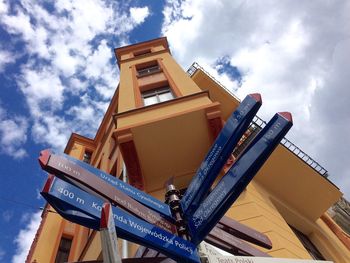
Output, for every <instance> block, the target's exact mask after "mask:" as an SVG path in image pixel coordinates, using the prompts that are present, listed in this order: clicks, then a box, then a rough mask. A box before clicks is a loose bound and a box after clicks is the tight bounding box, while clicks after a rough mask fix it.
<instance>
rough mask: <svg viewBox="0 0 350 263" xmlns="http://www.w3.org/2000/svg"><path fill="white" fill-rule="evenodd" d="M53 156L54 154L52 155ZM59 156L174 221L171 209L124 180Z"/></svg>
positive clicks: (70, 158)
mask: <svg viewBox="0 0 350 263" xmlns="http://www.w3.org/2000/svg"><path fill="white" fill-rule="evenodd" d="M52 154H53V153H52ZM55 155H57V156H60V157H62V158H64V159H66V160H69V161H70V162H72V163H73V164H75V165H78V166H80V167H82V168H84V169H85V170H87V171H89V172H90V173H92V174H94V175H96V176H97V177H98V178H99V179H102V180H103V181H104V182H106V183H108V184H109V185H111V186H113V187H115V188H116V189H118V190H119V191H121V192H123V193H124V194H126V195H128V196H129V197H131V198H133V199H134V200H136V201H138V202H140V203H141V204H143V205H145V206H147V207H149V208H151V209H152V210H155V211H157V212H158V213H160V214H161V215H163V216H164V217H166V218H168V219H170V220H172V219H173V217H172V215H171V211H170V207H169V206H168V205H167V204H165V203H163V202H161V201H159V200H158V199H156V198H154V197H153V196H151V195H148V194H146V193H145V192H143V191H140V190H138V189H137V188H135V187H133V186H131V185H130V184H128V183H124V182H123V181H122V180H119V179H118V178H116V177H114V176H112V175H110V174H107V173H105V172H103V171H101V170H99V169H97V168H95V167H93V166H91V165H89V164H88V163H85V162H82V161H80V160H77V159H75V158H73V157H71V156H69V155H67V154H55ZM66 180H67V181H70V183H72V184H75V185H77V182H75V181H73V180H69V179H68V178H66ZM77 186H79V187H83V186H82V185H77Z"/></svg>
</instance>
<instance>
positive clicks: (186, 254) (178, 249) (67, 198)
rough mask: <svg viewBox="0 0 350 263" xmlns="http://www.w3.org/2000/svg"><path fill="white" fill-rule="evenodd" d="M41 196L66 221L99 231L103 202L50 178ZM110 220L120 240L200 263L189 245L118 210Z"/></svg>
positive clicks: (194, 248) (182, 260)
mask: <svg viewBox="0 0 350 263" xmlns="http://www.w3.org/2000/svg"><path fill="white" fill-rule="evenodd" d="M41 194H42V196H43V197H44V198H45V199H46V200H47V202H48V203H49V204H50V205H51V206H52V207H53V208H54V209H55V210H56V211H57V212H58V213H59V214H60V215H61V216H62V217H64V218H65V219H67V220H69V221H71V222H74V223H77V224H80V225H83V226H85V227H88V228H92V229H95V230H99V227H100V217H101V210H102V206H103V203H104V201H103V200H102V199H100V198H98V197H95V196H93V195H91V194H88V193H86V192H84V191H82V190H80V189H79V188H77V187H75V186H73V185H71V184H69V183H67V182H65V181H62V180H60V179H58V178H54V177H53V176H52V177H49V179H48V181H47V182H46V184H45V186H44V189H43V191H42V192H41ZM113 217H114V222H115V226H116V230H117V233H118V236H119V237H121V238H123V239H126V240H129V241H131V242H135V243H138V244H141V245H143V246H147V247H150V248H153V249H155V250H157V251H160V252H161V253H163V254H164V255H167V256H169V257H170V258H172V259H174V260H176V261H179V262H191V263H199V262H200V259H199V257H198V254H197V251H196V247H195V246H194V245H193V244H192V243H190V242H188V241H186V240H184V239H182V238H180V237H178V236H175V235H173V234H171V233H169V232H167V231H164V230H162V229H160V228H158V227H156V226H154V225H152V224H149V223H147V222H145V221H143V220H141V219H138V218H136V217H134V216H132V215H130V214H128V213H127V212H125V211H123V210H122V209H120V208H117V207H113Z"/></svg>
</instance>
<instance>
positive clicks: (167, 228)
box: [39, 94, 292, 263]
mask: <svg viewBox="0 0 350 263" xmlns="http://www.w3.org/2000/svg"><path fill="white" fill-rule="evenodd" d="M261 104H262V101H261V97H260V95H259V94H251V95H248V96H247V97H246V98H245V99H244V100H243V101H242V102H241V104H240V106H239V107H238V108H237V109H236V111H235V112H234V113H232V115H231V116H230V118H229V119H228V120H227V122H226V124H225V126H224V127H223V129H222V131H221V132H220V134H219V135H218V137H217V139H216V140H215V142H214V144H213V146H212V147H211V149H210V150H209V152H208V154H207V156H206V157H205V159H204V161H203V162H202V164H201V165H200V167H199V168H198V171H197V173H196V175H195V176H194V177H193V179H192V181H191V183H190V184H189V187H188V189H187V190H186V192H185V194H184V196H183V197H182V199H181V201H180V205H181V208H182V212H183V220H184V221H185V222H186V226H187V229H188V235H189V241H188V240H185V239H184V238H181V237H179V236H177V229H176V227H177V226H176V220H175V218H174V217H173V216H172V211H171V208H170V207H169V206H168V205H167V204H165V203H163V202H161V201H159V200H157V199H155V198H154V197H152V196H150V195H148V194H146V193H144V192H142V191H140V190H138V189H136V188H134V187H132V186H131V185H129V184H127V183H125V182H122V181H121V180H119V179H117V178H115V177H113V176H111V175H109V174H107V173H105V172H103V171H100V170H99V169H96V168H94V167H92V166H90V165H89V164H87V163H84V162H82V161H79V160H76V159H74V158H72V157H70V156H68V155H65V154H54V153H52V152H50V151H49V150H44V151H42V152H41V154H40V157H39V163H40V165H41V167H42V168H43V169H44V170H45V171H47V172H49V173H50V174H51V175H49V178H48V180H47V182H46V184H45V186H44V188H43V191H42V192H41V194H42V195H43V197H44V198H45V199H46V200H47V201H48V203H49V204H50V205H51V206H52V207H53V208H54V209H55V210H56V211H57V212H58V213H59V214H60V215H61V216H62V217H64V218H65V219H67V220H69V221H71V222H74V223H77V224H80V225H83V226H86V227H88V228H92V229H95V230H99V231H101V233H102V236H103V238H104V240H106V242H107V243H108V244H110V246H109V247H111V246H113V244H115V241H114V238H113V236H114V235H112V236H109V235H107V234H106V233H110V232H113V231H112V230H111V229H114V228H115V229H116V233H117V235H118V236H119V237H121V238H124V239H126V240H129V241H132V242H135V243H138V244H140V245H143V246H145V247H149V248H151V249H154V250H156V251H159V252H160V253H162V254H163V255H165V256H168V257H170V258H172V259H174V260H177V261H180V262H196V263H198V262H200V257H199V255H198V252H197V245H198V244H199V243H200V242H202V241H203V240H205V241H207V242H209V243H211V244H214V245H216V246H218V247H220V248H222V249H226V251H230V252H232V251H241V252H242V253H243V254H246V255H255V256H264V257H267V256H268V255H267V254H266V253H263V252H261V251H260V250H258V249H256V248H254V247H253V246H250V245H248V243H245V242H244V241H242V240H240V239H239V238H237V237H235V236H238V237H240V238H242V239H245V240H247V241H249V242H252V243H255V244H257V245H259V246H262V247H265V248H271V246H272V244H271V242H270V240H269V239H268V238H267V237H266V236H265V235H263V234H261V233H258V232H256V231H254V230H252V229H250V228H248V227H245V226H243V225H241V224H240V223H238V222H236V221H234V220H231V219H228V218H226V217H224V214H225V213H226V211H227V210H228V209H229V207H230V206H231V205H232V203H233V202H234V201H235V200H236V199H237V198H238V196H239V195H240V194H241V192H242V191H243V190H244V188H245V187H246V186H247V185H248V184H249V182H250V181H251V180H252V179H253V177H254V176H255V174H256V173H257V172H258V170H259V169H260V168H261V166H262V165H263V164H264V162H265V161H266V160H267V158H268V157H269V156H270V154H271V153H272V152H273V150H274V149H275V147H276V146H277V145H278V143H279V142H280V140H281V139H282V138H283V136H284V135H285V134H286V133H287V132H288V130H289V129H290V127H291V126H292V117H291V114H290V113H286V112H284V113H277V114H276V115H275V116H274V117H273V118H272V119H271V121H270V122H269V123H268V124H267V125H266V126H265V128H264V129H262V130H261V131H260V132H259V133H258V135H257V136H256V137H255V138H254V139H253V140H252V142H251V143H250V144H249V145H248V147H247V148H246V149H245V150H244V152H243V153H242V154H241V155H240V156H239V158H238V159H237V160H236V161H235V163H234V164H233V165H232V166H231V168H230V169H229V170H228V171H227V172H226V174H225V175H224V176H223V177H222V178H221V180H220V181H219V182H218V183H217V184H216V186H215V187H214V188H213V189H212V190H211V187H212V185H213V182H214V181H215V180H216V179H217V177H218V175H219V173H220V171H221V170H222V168H223V166H224V165H225V163H226V162H227V159H228V158H229V157H230V155H231V154H232V151H233V149H234V148H235V147H236V145H237V143H238V142H239V140H240V139H241V137H242V135H243V134H244V133H245V132H246V130H247V129H248V127H249V125H250V123H251V122H252V119H253V117H254V116H255V114H256V113H257V111H258V110H259V108H260V106H261ZM106 201H107V202H109V203H110V204H112V206H113V207H112V208H110V207H109V206H108V204H105V203H106ZM102 211H103V213H102V215H103V216H102V221H103V220H109V223H108V224H106V222H105V223H103V222H101V212H102ZM107 214H108V215H107ZM111 219H112V221H113V222H111ZM105 234H106V235H105ZM115 237H116V235H115ZM111 244H112V245H111ZM233 248H234V249H235V250H233ZM113 254H115V251H113V248H110V249H109V254H108V253H107V252H106V253H104V255H106V256H105V257H113Z"/></svg>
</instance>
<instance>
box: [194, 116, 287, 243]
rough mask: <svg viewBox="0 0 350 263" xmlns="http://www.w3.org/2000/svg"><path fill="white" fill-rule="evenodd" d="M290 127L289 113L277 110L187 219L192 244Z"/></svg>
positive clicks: (227, 206) (213, 223) (233, 197)
mask: <svg viewBox="0 0 350 263" xmlns="http://www.w3.org/2000/svg"><path fill="white" fill-rule="evenodd" d="M291 126H292V116H291V114H290V113H288V112H283V113H278V114H276V115H275V116H274V117H273V118H272V119H271V120H270V122H269V123H268V124H267V125H266V126H265V128H264V129H263V130H262V131H260V133H259V134H258V135H257V136H256V137H255V138H254V139H253V141H252V142H251V144H250V145H249V146H248V147H247V149H246V151H245V152H244V154H243V155H241V156H240V157H239V158H238V160H237V161H236V162H235V164H234V165H233V166H232V167H231V168H230V170H229V171H228V172H227V173H226V174H225V176H224V177H223V178H222V179H221V180H220V181H219V183H218V184H217V185H216V187H215V188H214V189H213V191H212V192H211V193H210V194H209V195H208V197H207V198H206V199H205V200H204V201H203V202H202V203H201V204H200V206H199V208H198V209H197V210H196V212H195V213H194V214H193V216H192V217H191V219H190V220H189V222H188V226H189V230H190V234H191V236H192V242H193V243H194V244H199V243H200V242H201V241H202V240H203V239H204V238H205V236H207V234H208V233H209V232H210V231H211V230H212V229H213V227H214V226H215V225H216V224H217V222H218V221H219V220H220V218H222V217H223V215H224V214H225V213H226V211H227V210H228V209H229V208H230V207H231V205H232V203H233V202H234V201H235V200H236V199H237V198H238V196H239V195H240V194H241V192H242V191H243V190H244V189H245V187H246V186H247V185H248V184H249V182H250V181H251V180H252V179H253V177H254V176H255V174H256V173H257V172H258V170H259V169H260V168H261V166H262V165H263V164H264V162H265V161H266V160H267V158H268V157H269V156H270V154H271V153H272V152H273V150H274V149H275V148H276V147H277V145H278V143H279V142H280V140H281V139H282V138H283V137H284V135H285V134H286V133H287V131H288V130H289V129H290V128H291Z"/></svg>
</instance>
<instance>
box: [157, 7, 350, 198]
mask: <svg viewBox="0 0 350 263" xmlns="http://www.w3.org/2000/svg"><path fill="white" fill-rule="evenodd" d="M349 10H350V2H349V1H345V0H344V1H341V0H340V1H336V2H329V1H317V2H314V1H307V2H302V3H301V2H295V1H282V2H281V1H280V2H277V3H276V1H264V2H260V1H229V0H221V1H209V0H201V1H200V0H194V1H176V0H171V1H167V4H166V6H165V8H164V10H163V14H164V16H165V19H164V23H163V27H162V33H163V34H164V35H166V36H167V37H168V40H169V44H170V48H171V50H172V54H173V55H174V57H175V59H177V60H178V62H180V64H182V65H183V66H184V67H188V66H189V65H190V64H191V63H192V62H193V61H197V62H199V64H202V65H203V66H204V67H205V69H207V70H208V71H209V72H210V73H211V74H212V75H214V76H215V77H216V78H218V79H219V80H220V81H223V82H224V84H225V85H226V86H228V87H229V88H231V89H232V90H237V92H236V94H237V95H238V96H239V97H240V98H243V97H244V96H245V95H247V94H249V93H252V92H260V93H261V94H262V97H263V103H264V105H263V107H262V109H261V110H260V111H259V115H261V116H262V117H263V118H264V119H266V120H268V119H269V118H270V117H272V115H273V114H274V113H275V112H278V111H285V110H289V111H291V112H292V114H293V117H294V127H293V128H292V130H291V131H290V133H289V135H288V136H287V137H289V138H291V139H292V141H293V142H295V143H296V144H297V145H299V146H301V148H302V149H303V150H305V151H306V152H307V153H309V154H310V155H311V156H312V157H314V158H315V159H316V160H319V162H320V163H321V164H322V165H323V166H325V168H326V169H327V168H328V170H329V172H330V174H331V177H330V179H331V180H333V181H335V182H336V183H337V184H338V185H339V187H340V188H341V190H343V191H345V192H346V195H347V197H348V198H350V182H349V181H350V180H346V179H345V178H348V175H349V172H350V171H349V169H348V168H347V162H346V161H345V158H346V157H345V156H349V155H350V150H349V147H346V146H348V145H350V142H349V139H348V138H347V136H346V134H347V132H346V131H349V130H350V122H349V117H348V116H347V115H348V114H345V112H346V109H347V108H348V105H347V102H346V101H345V100H346V99H345V98H349V97H350V96H349V94H348V88H346V83H349V77H348V75H347V73H345V72H349V70H348V67H349V64H348V63H347V61H349V58H347V55H346V54H350V45H349V41H348V40H349V39H350V31H349V30H348V29H349V28H350V12H349ZM224 56H225V57H229V61H230V64H231V65H233V66H236V67H237V68H238V69H239V71H240V72H241V73H242V75H243V79H242V85H241V87H238V86H237V83H234V82H232V81H230V79H229V77H228V75H227V74H226V73H222V74H218V73H217V72H215V62H216V61H217V60H218V59H219V58H222V57H224ZM341 58H342V59H341ZM345 58H347V59H345ZM229 82H231V83H229ZM338 112H342V113H343V114H340V115H339V113H338ZM338 116H339V117H338ZM340 116H341V117H340ZM335 134H336V135H337V136H332V135H335Z"/></svg>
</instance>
